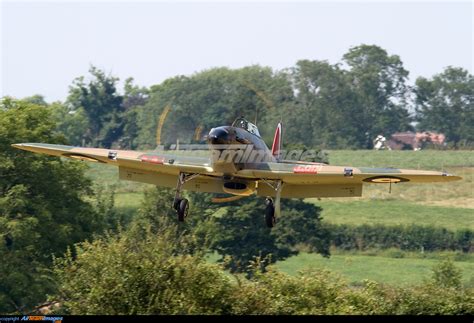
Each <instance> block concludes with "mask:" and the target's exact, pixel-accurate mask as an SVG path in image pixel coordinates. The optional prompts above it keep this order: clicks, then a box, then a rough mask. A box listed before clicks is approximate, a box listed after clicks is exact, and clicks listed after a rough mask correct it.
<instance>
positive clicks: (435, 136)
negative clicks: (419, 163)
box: [374, 131, 446, 150]
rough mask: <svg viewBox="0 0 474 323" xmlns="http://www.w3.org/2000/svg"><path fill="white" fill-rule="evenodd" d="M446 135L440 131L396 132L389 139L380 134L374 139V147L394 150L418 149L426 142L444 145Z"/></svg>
mask: <svg viewBox="0 0 474 323" xmlns="http://www.w3.org/2000/svg"><path fill="white" fill-rule="evenodd" d="M445 140H446V136H445V135H444V134H442V133H436V132H431V131H424V132H416V133H415V132H411V131H406V132H396V133H394V134H392V136H391V137H390V139H389V140H386V139H385V137H383V136H382V135H379V136H377V138H376V139H375V140H374V149H377V150H379V149H389V150H391V149H394V150H406V149H411V150H420V149H421V148H423V147H425V146H426V145H427V144H432V145H439V146H444V145H446V143H445Z"/></svg>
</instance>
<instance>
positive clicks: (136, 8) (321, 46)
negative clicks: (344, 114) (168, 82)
mask: <svg viewBox="0 0 474 323" xmlns="http://www.w3.org/2000/svg"><path fill="white" fill-rule="evenodd" d="M473 10H474V9H473V4H472V2H471V1H464V2H458V3H456V2H452V1H451V2H440V1H437V2H428V1H423V2H417V3H410V2H407V1H402V2H387V1H385V2H374V1H370V2H358V1H350V2H321V1H319V2H316V1H305V2H299V3H293V2H281V1H280V2H268V1H266V2H261V3H254V2H233V3H229V2H227V3H217V2H207V3H204V2H202V3H201V2H197V1H193V2H178V3H177V2H176V1H175V2H163V1H161V2H160V1H145V2H140V3H135V2H131V1H130V2H126V1H120V2H117V1H102V2H94V1H83V2H75V3H72V2H66V3H62V2H19V1H14V2H13V1H2V3H1V83H0V95H1V96H4V95H10V96H14V97H18V98H21V97H25V96H31V95H33V94H42V95H44V96H45V98H46V100H47V101H48V102H51V101H54V100H64V99H65V98H66V96H67V94H68V87H69V85H70V84H71V82H72V80H73V79H74V78H75V77H77V76H80V75H86V74H87V73H88V69H89V66H90V64H93V65H95V66H98V67H99V68H101V69H104V70H106V71H107V72H109V73H112V74H113V75H115V76H118V77H120V79H121V80H124V79H125V78H127V77H129V76H132V77H134V79H135V81H136V83H138V84H139V85H145V86H150V85H153V84H158V83H160V82H162V81H163V80H165V79H166V78H169V77H172V76H175V75H179V74H185V75H190V74H192V73H194V72H196V71H200V70H203V69H208V68H211V67H216V66H227V67H231V68H237V67H243V66H247V65H251V64H260V65H265V66H271V67H273V68H275V69H278V70H279V69H283V68H286V67H291V66H293V65H294V64H295V63H296V61H297V60H299V59H310V60H328V61H329V62H330V63H336V62H338V61H340V59H341V57H342V55H343V54H344V53H346V52H347V51H348V49H349V48H350V47H351V46H356V45H360V44H362V43H365V44H376V45H379V46H381V47H383V48H384V49H386V50H387V51H388V52H389V54H397V55H399V56H400V57H401V59H402V61H403V63H404V65H405V68H406V69H408V70H409V71H410V81H411V82H413V81H414V79H415V78H416V77H418V76H426V77H431V76H432V75H433V74H436V73H439V72H441V71H442V70H443V68H444V67H446V66H448V65H453V66H460V67H463V68H465V69H468V70H469V71H470V72H471V73H472V72H473V59H474V58H473V55H474V51H473V29H474V24H473V15H474V12H473Z"/></svg>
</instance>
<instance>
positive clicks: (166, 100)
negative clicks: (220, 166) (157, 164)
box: [29, 45, 474, 149]
mask: <svg viewBox="0 0 474 323" xmlns="http://www.w3.org/2000/svg"><path fill="white" fill-rule="evenodd" d="M408 76H409V71H408V70H406V69H405V67H404V65H403V62H402V60H401V58H400V57H399V56H398V55H395V54H390V53H388V52H387V51H386V50H384V49H383V48H381V47H379V46H376V45H360V46H356V47H353V48H350V49H349V51H348V52H347V53H345V54H344V55H343V57H342V59H341V61H340V62H338V63H335V64H330V63H328V62H327V61H317V60H313V61H311V60H300V61H298V62H296V64H295V66H293V67H289V68H287V69H283V70H280V71H275V70H272V69H271V68H270V67H264V66H259V65H254V66H247V67H244V68H240V69H229V68H212V69H208V70H204V71H201V72H197V73H195V74H193V75H189V76H176V77H172V78H169V79H167V80H165V81H163V82H162V83H160V84H157V85H153V86H150V87H149V88H146V87H140V86H137V85H135V84H134V83H133V79H132V78H129V79H127V80H126V81H125V85H124V88H123V90H122V91H121V90H120V89H118V81H119V80H118V78H116V77H114V76H112V75H107V74H106V73H105V72H104V71H102V70H100V69H98V68H96V67H94V66H92V67H91V69H90V75H89V77H88V78H86V77H84V76H81V77H78V78H77V79H75V80H74V81H73V83H72V84H71V86H70V89H69V95H68V97H67V99H66V100H65V101H64V102H56V103H53V104H51V107H52V110H53V111H54V114H55V116H56V119H57V121H58V129H59V130H60V131H61V132H62V133H64V134H65V135H66V138H67V140H68V142H70V143H71V144H73V145H81V144H83V145H87V146H100V147H112V146H114V147H122V148H132V149H135V148H154V147H155V146H156V144H157V142H156V134H157V127H158V124H159V119H160V116H162V114H163V111H164V110H165V109H168V110H169V113H167V114H166V121H165V122H164V124H163V127H162V128H161V129H160V132H161V138H162V140H161V141H162V142H160V144H169V143H175V142H176V140H177V139H179V140H180V141H181V142H199V141H200V140H202V139H203V137H204V136H203V135H204V134H205V133H206V131H209V130H210V128H212V127H215V126H216V125H221V124H228V123H231V122H232V121H233V120H234V119H235V118H236V117H239V116H241V115H243V116H246V117H247V118H248V119H250V120H252V121H253V120H255V119H256V120H257V123H258V125H259V127H260V132H261V133H262V135H263V137H264V139H266V140H267V141H268V142H269V141H270V140H271V139H272V135H273V131H274V127H275V125H276V123H277V122H278V121H279V120H283V122H284V124H285V130H284V131H285V133H284V135H285V143H293V144H300V145H305V146H307V147H311V148H331V149H346V148H354V149H361V148H362V149H370V148H372V145H373V139H374V138H375V137H376V136H377V135H379V134H382V135H385V136H387V137H388V136H390V135H391V134H392V133H394V132H397V131H407V130H411V131H414V130H417V131H436V132H441V133H444V134H445V135H446V138H447V139H446V140H447V142H448V143H449V146H450V147H457V148H463V147H465V148H468V147H472V145H473V142H474V132H473V131H472V125H473V124H474V78H473V76H472V75H471V74H470V73H469V72H468V71H467V70H465V69H463V68H458V67H452V66H448V67H446V68H445V69H444V70H443V71H441V72H440V73H438V74H436V75H434V76H432V77H429V78H427V77H419V78H417V79H416V81H415V84H414V85H413V86H412V85H409V84H408ZM29 99H31V100H33V102H35V103H38V102H43V104H46V103H45V102H44V100H42V97H41V96H34V97H32V98H29Z"/></svg>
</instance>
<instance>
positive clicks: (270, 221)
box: [265, 198, 276, 228]
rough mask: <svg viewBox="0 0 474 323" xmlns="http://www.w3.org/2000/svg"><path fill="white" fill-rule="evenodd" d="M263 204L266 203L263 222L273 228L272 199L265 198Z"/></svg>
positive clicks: (273, 211)
mask: <svg viewBox="0 0 474 323" xmlns="http://www.w3.org/2000/svg"><path fill="white" fill-rule="evenodd" d="M265 204H266V205H267V207H266V208H265V224H266V225H267V227H268V228H273V227H274V226H275V223H276V218H275V206H274V205H273V201H272V199H270V198H267V199H266V200H265Z"/></svg>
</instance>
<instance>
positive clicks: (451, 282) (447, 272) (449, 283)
mask: <svg viewBox="0 0 474 323" xmlns="http://www.w3.org/2000/svg"><path fill="white" fill-rule="evenodd" d="M461 279H462V271H461V269H459V268H457V267H456V266H455V265H454V263H453V261H452V260H450V259H446V260H444V261H442V262H440V263H438V264H437V265H436V266H434V267H433V275H432V281H433V283H434V284H436V285H437V286H439V287H442V288H450V287H451V288H460V287H461Z"/></svg>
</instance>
